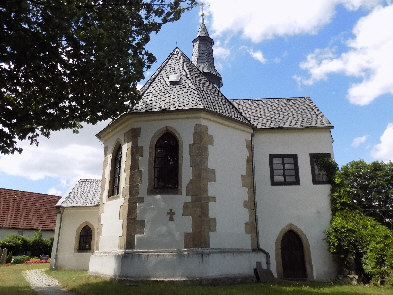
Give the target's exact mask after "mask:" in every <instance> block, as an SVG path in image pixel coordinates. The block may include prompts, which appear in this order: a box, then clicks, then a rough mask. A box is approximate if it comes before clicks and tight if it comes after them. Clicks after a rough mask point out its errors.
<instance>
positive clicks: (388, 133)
mask: <svg viewBox="0 0 393 295" xmlns="http://www.w3.org/2000/svg"><path fill="white" fill-rule="evenodd" d="M371 156H372V157H373V158H375V159H377V160H381V161H393V123H389V124H388V126H387V127H386V129H385V131H384V132H383V134H382V136H381V137H380V143H378V144H376V145H375V146H374V147H373V149H372V150H371Z"/></svg>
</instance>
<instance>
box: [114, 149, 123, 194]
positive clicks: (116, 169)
mask: <svg viewBox="0 0 393 295" xmlns="http://www.w3.org/2000/svg"><path fill="white" fill-rule="evenodd" d="M121 157H122V151H121V146H119V147H118V149H117V151H116V155H115V161H114V167H113V168H114V171H113V186H112V195H113V196H116V195H118V194H119V192H120V172H121Z"/></svg>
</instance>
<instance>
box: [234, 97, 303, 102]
mask: <svg viewBox="0 0 393 295" xmlns="http://www.w3.org/2000/svg"><path fill="white" fill-rule="evenodd" d="M299 98H305V99H310V97H309V96H289V97H261V98H231V99H229V100H230V101H233V100H234V101H236V100H267V99H299Z"/></svg>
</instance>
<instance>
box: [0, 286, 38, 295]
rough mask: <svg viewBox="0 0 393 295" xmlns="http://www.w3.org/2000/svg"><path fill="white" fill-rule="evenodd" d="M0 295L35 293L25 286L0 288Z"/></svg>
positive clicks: (34, 294)
mask: <svg viewBox="0 0 393 295" xmlns="http://www.w3.org/2000/svg"><path fill="white" fill-rule="evenodd" d="M0 295H36V293H35V292H34V291H33V290H32V289H31V288H30V287H27V286H21V287H18V286H0Z"/></svg>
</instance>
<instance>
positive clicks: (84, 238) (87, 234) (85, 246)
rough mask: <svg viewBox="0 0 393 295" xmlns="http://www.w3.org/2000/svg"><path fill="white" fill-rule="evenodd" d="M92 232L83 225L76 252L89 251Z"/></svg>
mask: <svg viewBox="0 0 393 295" xmlns="http://www.w3.org/2000/svg"><path fill="white" fill-rule="evenodd" d="M92 239H93V232H92V230H91V228H90V226H88V225H85V226H84V227H83V228H82V230H81V231H80V233H79V245H78V251H90V250H91V241H92Z"/></svg>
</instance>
